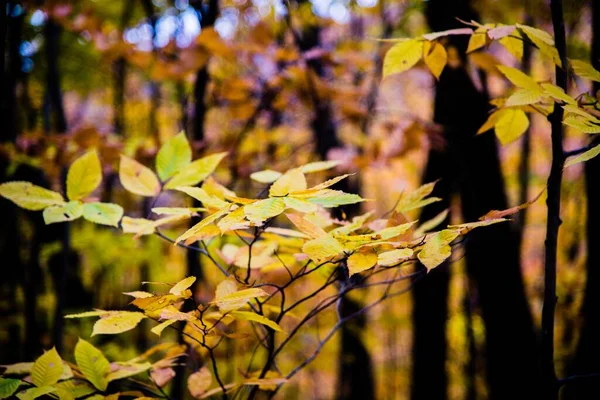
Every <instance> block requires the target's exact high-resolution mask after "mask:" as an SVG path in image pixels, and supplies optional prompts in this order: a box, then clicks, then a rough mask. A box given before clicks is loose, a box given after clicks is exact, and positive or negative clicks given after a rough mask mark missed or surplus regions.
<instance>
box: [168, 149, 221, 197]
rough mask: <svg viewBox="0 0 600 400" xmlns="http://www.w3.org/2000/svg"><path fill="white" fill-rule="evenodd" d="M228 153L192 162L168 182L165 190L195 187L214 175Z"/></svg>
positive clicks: (212, 155)
mask: <svg viewBox="0 0 600 400" xmlns="http://www.w3.org/2000/svg"><path fill="white" fill-rule="evenodd" d="M226 155H227V153H226V152H225V153H216V154H211V155H210V156H206V157H203V158H201V159H199V160H196V161H194V162H192V163H191V164H189V165H187V166H185V167H184V168H183V169H181V170H180V171H178V172H177V174H175V176H173V178H171V179H170V180H169V182H167V184H166V185H165V189H175V188H176V187H178V186H194V185H197V184H198V183H200V182H202V181H203V180H205V179H206V178H208V176H209V175H210V174H212V173H213V172H214V171H215V169H216V168H217V166H218V165H219V163H220V162H221V160H223V158H225V156H226Z"/></svg>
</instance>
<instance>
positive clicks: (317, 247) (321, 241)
mask: <svg viewBox="0 0 600 400" xmlns="http://www.w3.org/2000/svg"><path fill="white" fill-rule="evenodd" d="M343 251H344V247H343V246H342V244H341V243H340V242H338V241H337V240H336V239H335V238H333V237H331V236H330V235H325V236H321V237H319V238H316V239H312V240H309V241H308V242H306V243H304V246H302V252H303V253H304V254H306V255H308V256H309V257H310V259H311V260H313V262H315V263H316V264H319V263H321V262H323V261H328V260H331V259H332V258H334V257H337V256H338V255H339V254H341V253H342V252H343Z"/></svg>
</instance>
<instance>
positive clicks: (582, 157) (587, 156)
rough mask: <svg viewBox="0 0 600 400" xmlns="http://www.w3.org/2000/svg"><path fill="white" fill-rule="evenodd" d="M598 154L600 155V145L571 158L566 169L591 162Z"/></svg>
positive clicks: (566, 164)
mask: <svg viewBox="0 0 600 400" xmlns="http://www.w3.org/2000/svg"><path fill="white" fill-rule="evenodd" d="M598 154H600V145H597V146H594V147H592V148H591V149H590V150H588V151H586V152H584V153H581V154H579V155H578V156H575V157H571V158H569V160H568V161H567V162H566V163H565V168H569V167H570V166H573V165H575V164H579V163H582V162H585V161H588V160H591V159H592V158H594V157H596V156H597V155H598Z"/></svg>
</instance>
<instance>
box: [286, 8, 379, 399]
mask: <svg viewBox="0 0 600 400" xmlns="http://www.w3.org/2000/svg"><path fill="white" fill-rule="evenodd" d="M305 1H306V0H299V1H298V4H299V5H301V4H303V3H304V2H305ZM320 33H321V32H320V27H319V26H318V25H309V26H307V27H305V28H304V29H303V30H302V32H301V34H300V35H301V37H300V38H297V42H298V43H297V45H298V47H299V50H300V51H302V52H305V51H309V50H311V49H318V48H319V47H320V46H321V39H320ZM298 39H299V40H298ZM307 65H308V71H307V79H308V84H309V91H310V92H311V93H310V95H311V97H312V103H313V104H312V105H313V118H312V121H311V129H312V131H313V138H314V140H315V145H316V151H317V154H319V156H320V158H321V159H322V160H326V159H327V154H328V153H329V150H331V149H333V148H334V147H339V146H340V145H341V143H340V141H339V139H338V137H337V133H336V126H335V121H334V115H333V110H332V108H331V103H330V102H329V101H328V100H324V99H322V98H320V97H319V96H318V94H317V91H316V87H315V82H313V79H312V75H311V74H314V75H316V76H317V77H319V78H320V77H323V76H324V72H325V71H324V68H323V64H322V63H321V61H320V60H319V59H311V60H308V61H307ZM335 188H336V189H339V190H344V191H346V192H349V191H353V192H355V191H356V190H357V188H353V190H351V189H350V188H349V183H348V180H347V179H345V180H343V181H341V182H340V183H339V184H337V185H336V187H335ZM359 210H360V207H357V206H354V205H353V206H349V207H344V208H343V211H344V212H345V213H346V215H348V216H349V217H352V216H353V215H356V214H357V213H358V211H359ZM358 309H360V305H359V304H357V303H356V302H354V301H352V300H350V299H348V298H345V297H344V298H342V299H341V305H340V311H341V312H340V314H341V315H342V316H343V315H344V313H345V312H348V314H351V313H352V312H353V311H352V310H358ZM365 325H366V321H365V320H364V319H362V318H361V319H357V320H353V321H350V322H348V323H347V324H344V325H343V327H342V328H341V330H340V336H341V347H340V352H339V358H338V378H337V384H336V385H337V391H336V399H344V400H346V399H367V398H369V399H370V398H374V396H375V387H374V383H373V382H374V379H373V368H372V363H371V358H370V356H369V353H368V351H367V348H366V346H365V344H364V343H363V341H362V338H361V332H362V331H363V330H364V327H365Z"/></svg>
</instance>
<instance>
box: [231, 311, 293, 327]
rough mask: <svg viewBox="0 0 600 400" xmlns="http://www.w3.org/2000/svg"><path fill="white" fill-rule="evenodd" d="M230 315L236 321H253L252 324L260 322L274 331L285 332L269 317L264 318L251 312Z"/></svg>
mask: <svg viewBox="0 0 600 400" xmlns="http://www.w3.org/2000/svg"><path fill="white" fill-rule="evenodd" d="M230 315H231V316H232V317H234V318H236V319H239V320H242V321H251V322H258V323H259V324H262V325H265V326H268V327H269V328H271V329H273V330H274V331H276V332H283V329H281V327H280V326H279V325H278V324H277V323H276V322H274V321H271V320H270V319H268V318H267V317H264V316H262V315H259V314H256V313H254V312H250V311H232V312H231V313H230Z"/></svg>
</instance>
